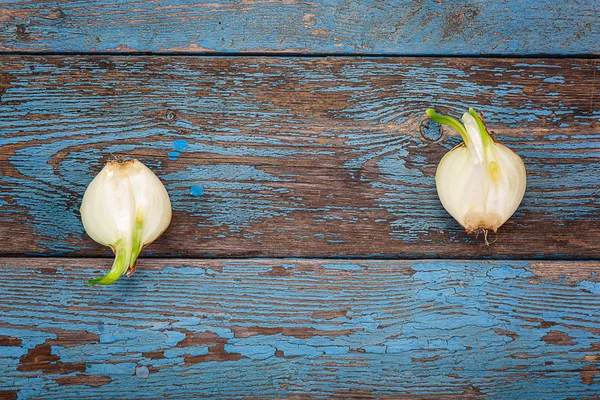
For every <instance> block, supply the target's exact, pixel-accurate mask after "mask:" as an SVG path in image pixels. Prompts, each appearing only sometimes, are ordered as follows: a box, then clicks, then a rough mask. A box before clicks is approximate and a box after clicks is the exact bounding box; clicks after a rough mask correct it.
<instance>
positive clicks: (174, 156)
mask: <svg viewBox="0 0 600 400" xmlns="http://www.w3.org/2000/svg"><path fill="white" fill-rule="evenodd" d="M177 157H179V152H178V151H170V152H169V160H172V161H175V160H177Z"/></svg>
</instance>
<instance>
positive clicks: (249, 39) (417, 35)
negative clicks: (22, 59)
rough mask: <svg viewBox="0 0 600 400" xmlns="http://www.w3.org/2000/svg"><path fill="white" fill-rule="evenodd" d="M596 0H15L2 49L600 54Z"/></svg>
mask: <svg viewBox="0 0 600 400" xmlns="http://www.w3.org/2000/svg"><path fill="white" fill-rule="evenodd" d="M599 27H600V24H599V17H598V2H597V0H577V1H572V0H571V1H555V0H489V1H484V2H482V1H474V0H456V1H439V0H396V1H381V0H370V1H350V0H344V1H324V0H318V1H312V2H304V1H294V0H288V1H272V0H263V1H254V0H244V1H212V2H207V1H198V0H185V1H179V0H178V1H160V2H159V1H147V0H128V1H122V0H103V1H89V0H78V1H68V0H58V1H55V0H52V1H50V0H36V1H30V0H14V1H9V2H6V1H5V2H3V4H2V5H1V6H0V50H3V51H62V52H64V51H69V52H81V51H86V52H95V51H110V52H113V51H116V52H189V53H213V52H226V53H242V52H255V53H267V52H294V53H311V54H315V53H332V54H337V53H346V54H348V53H357V54H402V55H408V54H436V55H450V54H454V55H457V54H459V55H480V54H510V55H517V54H519V55H523V54H571V55H572V54H579V55H583V54H598V53H599V52H600V47H599V46H600V45H599V43H600V28H599Z"/></svg>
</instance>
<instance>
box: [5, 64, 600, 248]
mask: <svg viewBox="0 0 600 400" xmlns="http://www.w3.org/2000/svg"><path fill="white" fill-rule="evenodd" d="M599 68H600V66H599V65H598V64H597V62H596V61H595V60H571V59H569V60H543V61H542V60H535V59H532V60H529V59H525V60H510V59H502V60H500V59H396V58H392V59H383V58H377V59H356V58H336V59H305V58H302V59H298V58H244V59H239V58H235V57H234V58H195V57H174V58H173V57H110V58H106V57H43V58H39V57H35V58H34V57H12V58H4V59H2V60H0V70H1V71H2V74H0V88H1V93H2V94H1V98H0V242H1V243H3V245H2V246H1V247H0V249H1V250H0V252H1V253H2V254H13V255H20V254H33V253H35V254H41V255H59V254H71V255H85V256H94V255H95V256H99V255H108V254H109V250H108V249H107V248H102V247H100V246H98V245H96V244H95V243H94V242H93V241H92V240H90V239H89V238H88V237H87V236H86V235H85V233H84V231H83V227H82V225H81V222H80V218H79V214H78V208H79V205H80V202H81V198H82V195H83V192H84V190H85V187H86V185H87V184H88V183H89V182H90V181H91V180H92V178H93V176H94V174H96V173H97V172H98V171H99V170H100V169H101V167H102V165H103V164H104V163H105V162H106V161H107V160H110V159H112V158H113V155H116V156H124V157H137V158H139V159H140V160H142V161H143V162H145V163H146V164H148V165H149V166H150V167H151V168H153V170H154V171H155V172H156V173H157V174H158V176H159V177H160V178H161V179H162V180H163V181H164V183H165V185H166V187H167V190H168V191H169V193H170V195H171V197H172V200H173V208H174V217H173V222H172V224H171V226H170V228H169V229H168V230H167V232H166V233H165V235H164V236H163V237H161V238H160V239H159V240H158V241H157V242H156V243H154V244H153V245H152V246H151V247H149V249H148V250H149V251H150V252H151V254H154V255H156V256H189V257H198V256H202V257H205V256H221V257H222V256H230V255H235V256H271V257H273V256H274V257H294V256H303V257H325V256H327V257H347V256H353V257H373V256H378V257H398V256H401V257H415V258H423V257H453V258H460V257H505V258H506V257H509V258H510V257H512V258H580V259H581V258H586V257H587V258H598V257H600V247H598V245H597V243H598V240H599V238H600V224H598V221H599V219H600V203H599V201H598V192H597V190H598V174H599V171H600V163H599V160H600V152H599V148H600V131H599V127H600V124H599V122H600V102H598V100H597V99H598V92H597V90H596V89H594V87H596V88H597V87H598V86H599V84H598V83H596V80H597V77H600V73H599V71H598V69H599ZM594 85H595V86H594ZM432 106H433V107H436V108H437V109H438V110H439V111H441V112H445V113H448V114H451V115H456V116H459V115H461V114H462V113H463V112H464V111H465V110H466V109H467V108H468V107H470V106H474V107H476V108H477V110H478V111H480V112H482V113H483V114H484V116H485V118H486V121H487V122H488V124H489V126H490V129H491V131H492V133H493V134H494V135H495V137H496V139H497V140H499V141H501V142H503V143H505V144H506V145H508V146H509V147H511V148H512V149H513V150H515V151H516V152H517V153H518V154H519V155H521V156H522V158H523V160H524V162H525V164H526V167H527V170H528V189H527V193H526V195H525V198H524V200H523V203H522V205H521V207H520V208H519V209H518V210H517V212H516V214H515V215H514V216H513V218H511V219H510V220H509V221H508V222H507V223H506V224H505V225H504V226H503V227H501V229H500V230H499V233H498V235H497V236H493V237H490V240H491V241H492V242H493V245H492V246H486V245H485V244H484V242H483V238H476V237H475V236H468V235H466V234H465V233H464V230H463V229H462V228H461V227H460V226H459V225H458V224H457V223H456V222H455V221H454V220H453V219H452V218H451V217H450V215H448V214H447V213H446V212H445V211H444V209H443V208H442V206H441V204H440V202H439V200H438V197H437V194H436V191H435V182H434V175H435V168H436V165H437V164H438V162H439V160H440V159H441V158H442V156H443V155H444V153H445V152H447V151H448V150H450V149H451V148H452V147H453V146H455V145H456V144H457V143H459V138H458V137H456V136H452V135H454V134H455V132H452V131H450V130H445V129H442V131H441V133H442V136H443V137H442V138H441V139H440V140H438V141H432V140H431V139H427V138H425V137H424V136H423V134H422V131H423V129H422V128H421V126H422V124H423V123H426V121H425V120H424V119H423V118H424V110H425V109H426V108H428V107H432Z"/></svg>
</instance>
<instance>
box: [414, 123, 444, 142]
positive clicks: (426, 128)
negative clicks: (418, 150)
mask: <svg viewBox="0 0 600 400" xmlns="http://www.w3.org/2000/svg"><path fill="white" fill-rule="evenodd" d="M419 132H420V133H421V136H423V138H424V139H425V140H427V141H428V142H437V141H438V140H440V139H441V138H442V128H441V126H440V124H438V123H437V122H435V121H433V120H432V119H429V118H427V119H424V120H423V121H422V122H421V124H420V125H419Z"/></svg>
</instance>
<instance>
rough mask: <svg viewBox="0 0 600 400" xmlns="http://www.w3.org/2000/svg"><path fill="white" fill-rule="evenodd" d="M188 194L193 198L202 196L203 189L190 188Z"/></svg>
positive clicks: (199, 187) (198, 187) (197, 187)
mask: <svg viewBox="0 0 600 400" xmlns="http://www.w3.org/2000/svg"><path fill="white" fill-rule="evenodd" d="M190 194H191V195H192V196H195V197H198V196H202V195H203V194H204V189H202V187H201V186H192V188H191V189H190Z"/></svg>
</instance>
